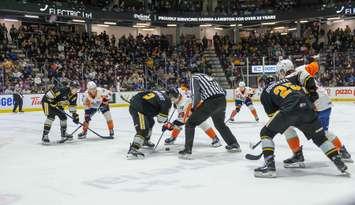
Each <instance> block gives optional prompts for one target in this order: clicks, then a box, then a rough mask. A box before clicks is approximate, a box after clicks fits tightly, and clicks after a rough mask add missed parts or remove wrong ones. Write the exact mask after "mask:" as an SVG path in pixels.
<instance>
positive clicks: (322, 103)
mask: <svg viewBox="0 0 355 205" xmlns="http://www.w3.org/2000/svg"><path fill="white" fill-rule="evenodd" d="M317 87H318V88H317V93H318V96H319V98H318V99H317V100H316V101H315V102H314V106H315V107H316V110H317V111H318V112H320V111H323V110H326V109H329V108H331V107H332V106H333V104H332V101H331V99H330V97H329V95H328V93H327V90H326V89H325V88H324V87H322V86H320V85H319V83H317Z"/></svg>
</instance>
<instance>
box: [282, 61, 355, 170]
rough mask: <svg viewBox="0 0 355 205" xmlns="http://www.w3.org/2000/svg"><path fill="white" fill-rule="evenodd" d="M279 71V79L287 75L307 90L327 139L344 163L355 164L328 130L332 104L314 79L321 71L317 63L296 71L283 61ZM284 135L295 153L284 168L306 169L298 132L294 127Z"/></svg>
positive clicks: (291, 65) (338, 140) (287, 160)
mask: <svg viewBox="0 0 355 205" xmlns="http://www.w3.org/2000/svg"><path fill="white" fill-rule="evenodd" d="M285 61H286V62H285ZM278 69H279V72H278V76H279V78H283V77H284V74H286V75H287V76H285V77H287V78H289V79H290V80H291V81H292V82H293V83H296V84H299V85H300V86H302V87H304V88H305V90H306V91H307V92H308V93H309V96H310V98H311V100H312V101H314V108H315V110H316V111H317V113H318V118H319V120H320V122H321V124H322V127H323V129H324V131H325V133H326V137H327V138H328V139H329V140H330V141H331V142H332V143H333V144H334V146H335V147H336V148H337V150H338V151H339V152H340V155H341V157H342V160H343V161H345V162H353V160H352V159H351V155H350V154H349V152H348V151H347V150H346V148H345V146H344V145H343V144H342V143H341V141H340V139H339V138H338V137H337V136H336V135H335V134H334V133H332V132H331V131H329V130H328V127H329V117H330V113H331V107H332V102H331V100H330V98H329V96H328V95H327V93H326V90H325V89H324V88H322V87H320V86H319V85H317V83H316V81H315V80H314V79H313V77H314V76H315V74H316V73H317V72H318V71H319V67H318V64H317V62H312V63H310V64H306V65H303V66H300V67H297V68H296V69H294V66H293V63H292V62H291V61H290V60H282V61H280V63H278ZM314 92H316V93H314ZM312 93H314V94H312ZM284 135H285V137H286V139H287V142H288V145H289V147H290V148H291V150H292V152H293V156H292V157H291V158H289V159H286V160H284V166H285V167H286V168H293V167H300V168H303V167H305V165H304V157H303V152H302V146H300V140H299V138H298V135H297V132H296V130H295V129H294V128H293V127H289V128H288V129H287V130H286V131H285V133H284Z"/></svg>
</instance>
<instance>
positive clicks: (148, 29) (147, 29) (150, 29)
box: [142, 28, 155, 31]
mask: <svg viewBox="0 0 355 205" xmlns="http://www.w3.org/2000/svg"><path fill="white" fill-rule="evenodd" d="M154 30H155V29H154V28H142V31H154Z"/></svg>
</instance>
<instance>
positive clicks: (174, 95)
mask: <svg viewBox="0 0 355 205" xmlns="http://www.w3.org/2000/svg"><path fill="white" fill-rule="evenodd" d="M166 95H167V96H168V97H169V98H170V99H172V101H174V100H176V99H178V98H179V96H180V92H179V90H178V89H177V88H175V87H171V88H169V89H168V91H166Z"/></svg>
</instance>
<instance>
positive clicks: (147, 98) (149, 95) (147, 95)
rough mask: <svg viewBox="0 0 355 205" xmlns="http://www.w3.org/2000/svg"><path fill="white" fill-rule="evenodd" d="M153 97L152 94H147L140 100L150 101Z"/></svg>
mask: <svg viewBox="0 0 355 205" xmlns="http://www.w3.org/2000/svg"><path fill="white" fill-rule="evenodd" d="M154 96H155V94H154V93H148V94H146V95H144V96H143V97H142V98H143V99H144V100H150V99H152V98H154Z"/></svg>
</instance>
